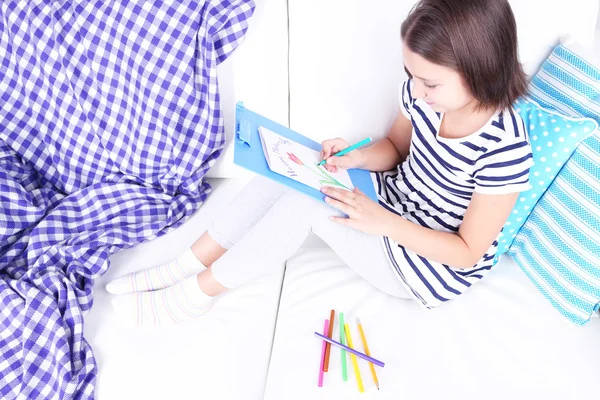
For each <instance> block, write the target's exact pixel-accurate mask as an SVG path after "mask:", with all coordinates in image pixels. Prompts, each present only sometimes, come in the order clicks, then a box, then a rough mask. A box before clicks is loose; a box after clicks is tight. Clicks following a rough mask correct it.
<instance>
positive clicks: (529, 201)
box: [496, 99, 598, 260]
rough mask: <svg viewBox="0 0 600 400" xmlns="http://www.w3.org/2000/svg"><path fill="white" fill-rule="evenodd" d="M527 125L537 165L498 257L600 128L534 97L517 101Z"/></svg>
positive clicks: (505, 230) (503, 235)
mask: <svg viewBox="0 0 600 400" xmlns="http://www.w3.org/2000/svg"><path fill="white" fill-rule="evenodd" d="M514 108H515V109H516V110H517V112H518V113H519V115H521V118H523V121H524V122H525V126H526V128H527V132H528V134H529V141H530V143H531V151H532V155H533V163H534V164H533V166H532V167H531V169H530V170H529V183H530V184H531V189H529V190H527V191H524V192H521V194H520V196H519V199H518V200H517V204H516V205H515V207H514V208H513V210H512V212H511V214H510V216H509V217H508V220H507V221H506V223H505V224H504V228H503V229H502V233H501V234H500V237H499V238H498V250H497V252H496V260H497V258H498V257H499V256H500V255H502V254H504V253H505V252H506V251H507V250H508V249H509V248H510V246H511V244H512V243H513V241H514V239H515V237H516V236H517V233H518V232H519V229H521V227H522V226H523V224H524V223H525V221H526V220H527V217H529V214H530V213H531V211H532V210H533V208H534V207H535V205H536V204H537V202H538V201H539V199H540V198H541V197H542V195H543V194H544V192H546V190H547V189H548V187H549V186H550V184H551V183H552V181H553V180H554V178H555V177H556V176H557V175H558V172H559V171H560V169H561V168H562V166H563V165H564V164H565V163H566V162H567V160H568V159H569V158H570V157H571V155H572V154H573V152H574V151H575V149H576V148H577V146H578V145H579V143H581V141H582V140H583V139H585V138H586V137H587V136H589V135H590V134H591V133H592V132H594V131H595V130H596V129H597V128H598V124H597V123H596V121H594V120H593V119H590V118H569V117H565V116H562V115H560V114H557V113H554V112H552V111H548V110H546V109H544V108H542V107H540V106H539V105H538V104H537V103H536V102H534V101H533V100H531V99H519V100H517V102H516V103H515V105H514Z"/></svg>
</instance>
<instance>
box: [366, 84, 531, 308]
mask: <svg viewBox="0 0 600 400" xmlns="http://www.w3.org/2000/svg"><path fill="white" fill-rule="evenodd" d="M411 86H412V83H411V80H408V81H406V82H405V83H404V84H403V85H402V88H401V101H400V103H401V104H400V108H401V110H402V112H403V113H404V115H406V117H407V118H409V119H410V120H411V122H412V125H413V131H412V138H411V144H410V151H409V156H408V157H407V159H406V160H405V161H404V162H403V163H402V164H401V165H399V166H398V168H397V169H396V170H394V171H388V172H377V173H373V174H372V177H373V180H374V182H375V186H376V189H377V192H378V196H379V202H380V204H381V205H382V206H384V207H385V208H387V209H388V210H390V211H392V212H394V213H396V214H399V215H402V216H403V217H404V218H406V219H407V220H409V221H411V222H414V223H416V224H419V225H421V226H424V227H428V228H431V229H435V230H437V231H443V232H458V229H459V228H460V225H461V223H462V220H463V216H464V214H465V212H466V211H467V207H468V206H469V203H470V201H471V197H472V195H473V192H478V193H484V194H505V193H512V192H521V191H524V190H527V189H529V188H530V185H529V168H530V167H531V165H532V164H533V160H532V157H531V146H530V144H529V138H528V135H527V132H526V129H525V125H524V122H523V120H522V119H521V117H520V116H519V115H518V114H517V113H516V112H515V111H514V110H513V109H512V108H508V109H506V110H503V111H499V112H497V113H495V114H494V115H493V116H492V117H491V118H490V120H489V121H488V122H487V123H486V124H485V125H484V126H483V127H482V128H481V129H479V130H478V131H476V132H474V133H472V134H470V135H468V136H466V137H462V138H444V137H441V136H439V135H438V133H439V129H440V125H441V122H442V118H443V114H440V113H437V112H435V111H433V109H432V108H431V107H430V106H429V105H428V104H427V103H425V102H424V101H422V100H421V99H414V98H413V97H412V96H411ZM382 244H383V247H384V250H385V252H386V254H387V256H388V258H389V261H390V264H391V266H392V268H393V269H394V271H395V272H396V273H397V275H398V277H399V278H400V279H401V281H402V282H404V284H405V285H406V287H407V288H408V289H410V291H411V292H412V293H413V295H414V296H415V297H416V298H417V299H418V300H419V301H420V302H421V303H422V304H423V305H424V306H426V307H427V308H433V307H436V306H438V305H440V304H442V303H444V302H446V301H448V300H450V299H452V298H454V297H456V296H458V295H460V294H461V293H463V292H464V291H465V290H466V289H467V288H468V287H470V286H471V285H472V284H473V283H475V282H477V281H478V280H479V279H481V278H482V277H483V276H484V275H485V274H486V273H487V272H488V271H489V270H490V269H491V268H492V266H493V265H494V264H495V261H496V260H495V254H496V248H497V245H498V238H496V240H494V242H493V243H492V245H491V246H490V248H489V249H488V250H487V252H486V253H485V254H484V256H483V257H482V258H481V259H480V260H479V261H478V262H477V264H475V265H474V266H473V267H471V268H468V269H460V268H453V267H451V266H448V265H445V264H441V263H438V262H435V261H431V260H428V259H426V258H424V257H422V256H419V255H418V254H416V253H414V252H412V251H410V250H408V249H405V248H404V247H403V246H401V245H399V244H398V243H396V242H394V241H393V240H392V239H391V238H388V237H382Z"/></svg>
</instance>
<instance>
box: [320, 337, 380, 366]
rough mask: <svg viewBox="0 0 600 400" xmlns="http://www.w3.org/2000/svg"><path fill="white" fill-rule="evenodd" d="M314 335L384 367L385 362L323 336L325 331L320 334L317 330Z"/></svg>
mask: <svg viewBox="0 0 600 400" xmlns="http://www.w3.org/2000/svg"><path fill="white" fill-rule="evenodd" d="M325 332H327V331H325ZM315 335H317V336H318V337H320V338H321V339H323V343H325V342H329V343H331V344H333V345H336V346H337V347H340V348H342V349H344V350H346V351H347V352H349V353H352V354H355V355H356V356H358V357H360V358H362V359H365V360H367V361H369V362H372V363H373V364H375V365H378V366H380V367H384V366H385V363H384V362H383V361H379V360H377V359H375V358H373V357H369V356H368V355H366V354H364V353H361V352H360V351H356V350H354V349H353V348H351V347H348V346H344V345H343V344H341V343H340V342H336V341H335V340H333V339H329V338H328V337H327V336H325V335H327V333H325V335H321V334H320V333H319V332H315Z"/></svg>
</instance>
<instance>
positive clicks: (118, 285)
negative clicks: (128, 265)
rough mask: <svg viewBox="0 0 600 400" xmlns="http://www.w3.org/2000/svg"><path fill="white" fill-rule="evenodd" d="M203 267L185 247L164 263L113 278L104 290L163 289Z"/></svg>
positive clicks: (141, 290)
mask: <svg viewBox="0 0 600 400" xmlns="http://www.w3.org/2000/svg"><path fill="white" fill-rule="evenodd" d="M205 269H206V267H205V266H204V265H203V264H202V263H201V262H200V260H198V258H197V257H196V255H195V254H194V253H193V252H192V250H191V249H187V250H186V251H185V252H183V254H181V255H180V256H179V257H177V258H176V259H174V260H172V261H170V262H168V263H166V264H163V265H160V266H158V267H155V268H151V269H148V270H144V271H139V272H134V273H131V274H128V275H125V276H123V277H121V278H118V279H115V280H114V281H112V282H110V283H108V285H106V290H107V291H108V292H109V293H112V294H123V293H132V292H145V291H149V290H158V289H163V288H166V287H169V286H172V285H174V284H176V283H177V282H179V281H181V280H183V279H185V278H187V277H189V276H192V275H194V276H195V275H197V274H198V273H200V272H202V271H204V270H205Z"/></svg>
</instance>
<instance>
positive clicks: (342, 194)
mask: <svg viewBox="0 0 600 400" xmlns="http://www.w3.org/2000/svg"><path fill="white" fill-rule="evenodd" d="M321 192H323V193H324V194H325V196H326V197H325V201H326V202H327V204H331V205H332V206H333V207H335V208H337V209H338V210H340V211H341V212H343V213H344V214H346V215H347V216H348V218H345V217H331V219H332V220H333V221H334V222H337V223H339V224H342V225H346V226H349V227H351V228H354V229H356V230H359V231H361V232H364V233H366V234H369V235H375V236H388V235H389V232H391V230H390V226H391V225H392V224H393V221H394V220H395V217H396V214H394V213H392V212H390V211H388V210H386V209H385V208H383V207H382V206H380V205H379V203H376V202H374V201H373V200H371V199H370V198H368V197H367V196H366V195H365V194H364V193H363V192H361V191H360V190H359V189H358V188H355V189H354V190H353V191H352V192H349V191H347V190H343V189H336V188H331V187H324V188H322V189H321Z"/></svg>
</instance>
